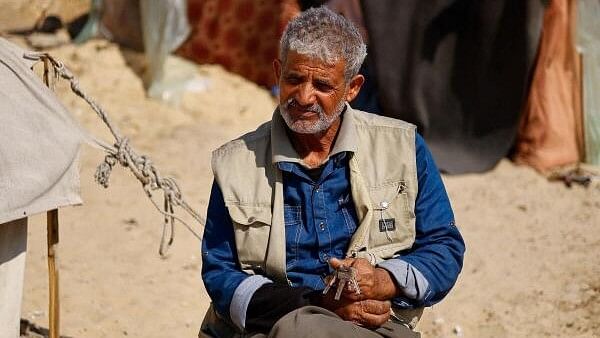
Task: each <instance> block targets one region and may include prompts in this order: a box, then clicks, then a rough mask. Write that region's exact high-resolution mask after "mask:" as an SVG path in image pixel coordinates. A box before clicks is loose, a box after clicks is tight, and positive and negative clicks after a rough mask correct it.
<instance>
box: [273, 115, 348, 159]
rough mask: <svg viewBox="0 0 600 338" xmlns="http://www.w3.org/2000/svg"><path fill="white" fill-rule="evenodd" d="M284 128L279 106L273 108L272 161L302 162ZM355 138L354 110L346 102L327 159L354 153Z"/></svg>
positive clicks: (285, 126)
mask: <svg viewBox="0 0 600 338" xmlns="http://www.w3.org/2000/svg"><path fill="white" fill-rule="evenodd" d="M286 128H287V125H286V124H285V121H284V120H283V117H281V113H280V112H279V108H277V109H275V112H274V113H273V118H272V119H271V151H272V154H273V155H272V162H273V163H278V162H295V163H302V159H301V158H300V156H299V155H298V152H297V151H296V149H294V146H293V145H292V141H291V140H290V138H289V137H288V135H287V132H286ZM357 140H358V138H357V135H356V127H355V122H354V110H353V109H352V108H351V107H350V105H349V104H348V103H346V110H345V111H344V113H343V114H342V125H341V126H340V130H339V131H338V135H337V138H336V140H335V144H334V145H333V147H332V148H331V152H330V153H329V156H328V157H327V160H329V157H331V156H333V155H335V154H338V153H341V152H345V151H347V152H352V153H355V152H356V151H357V150H358V144H357V143H356V142H357Z"/></svg>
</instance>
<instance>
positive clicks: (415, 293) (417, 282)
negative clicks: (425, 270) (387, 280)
mask: <svg viewBox="0 0 600 338" xmlns="http://www.w3.org/2000/svg"><path fill="white" fill-rule="evenodd" d="M377 266H378V267H380V268H383V269H386V270H387V271H388V272H389V273H390V274H391V275H392V276H393V277H394V279H395V280H396V283H397V285H398V286H399V287H400V290H401V291H402V293H403V294H404V295H405V296H406V297H408V298H410V299H414V300H417V301H422V300H423V298H425V295H426V293H427V288H428V287H429V282H428V281H427V279H425V277H424V276H423V274H421V272H420V271H419V270H417V268H415V267H414V266H412V265H411V264H410V263H407V262H405V261H403V260H401V259H398V258H394V259H388V260H386V261H383V262H381V263H379V264H377Z"/></svg>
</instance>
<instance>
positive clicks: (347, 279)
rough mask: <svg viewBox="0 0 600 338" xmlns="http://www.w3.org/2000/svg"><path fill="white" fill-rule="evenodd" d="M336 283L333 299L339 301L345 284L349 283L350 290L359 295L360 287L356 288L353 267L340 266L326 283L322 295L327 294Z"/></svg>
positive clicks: (356, 283)
mask: <svg viewBox="0 0 600 338" xmlns="http://www.w3.org/2000/svg"><path fill="white" fill-rule="evenodd" d="M336 281H337V289H336V292H335V296H334V297H333V299H335V300H340V296H341V295H342V291H343V290H344V287H345V286H346V284H348V283H350V287H351V289H353V290H354V291H355V292H356V294H360V287H359V286H358V282H357V281H356V269H355V268H353V267H347V266H344V265H342V266H340V267H339V268H338V269H337V270H336V271H334V273H333V274H332V276H331V279H330V280H329V282H328V283H327V286H326V287H325V289H324V290H323V294H326V293H327V292H329V289H331V287H332V286H333V285H334V284H335V283H336Z"/></svg>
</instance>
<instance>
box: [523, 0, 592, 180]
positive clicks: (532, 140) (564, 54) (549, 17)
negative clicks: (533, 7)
mask: <svg viewBox="0 0 600 338" xmlns="http://www.w3.org/2000/svg"><path fill="white" fill-rule="evenodd" d="M576 3H577V1H576V0H554V1H551V2H550V5H549V7H548V8H547V10H546V12H545V13H544V25H543V28H542V38H541V42H540V48H539V52H538V57H537V62H536V66H535V70H534V74H533V80H532V83H531V89H530V91H529V97H528V100H527V104H526V106H525V110H524V112H523V117H522V120H521V124H520V127H519V137H518V140H517V144H516V147H515V148H516V151H515V156H514V159H515V161H516V162H518V163H524V164H528V165H530V166H532V167H534V168H536V169H537V170H540V171H547V170H550V169H552V168H554V167H557V166H563V165H568V164H573V163H577V162H579V161H580V160H581V159H582V158H583V156H584V153H583V151H584V150H583V125H582V115H581V85H580V84H581V75H580V65H579V55H578V53H577V51H576V50H575V41H574V38H575V37H576V35H575V31H574V30H575V29H576V26H577V24H576V14H577V7H576Z"/></svg>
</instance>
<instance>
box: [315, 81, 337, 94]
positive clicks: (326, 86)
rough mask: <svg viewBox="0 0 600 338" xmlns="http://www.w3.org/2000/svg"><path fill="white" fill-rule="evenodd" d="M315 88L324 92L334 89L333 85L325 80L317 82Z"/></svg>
mask: <svg viewBox="0 0 600 338" xmlns="http://www.w3.org/2000/svg"><path fill="white" fill-rule="evenodd" d="M315 88H316V89H317V90H318V91H322V92H328V91H330V90H332V89H333V86H332V85H330V84H329V83H325V82H317V83H315Z"/></svg>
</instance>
